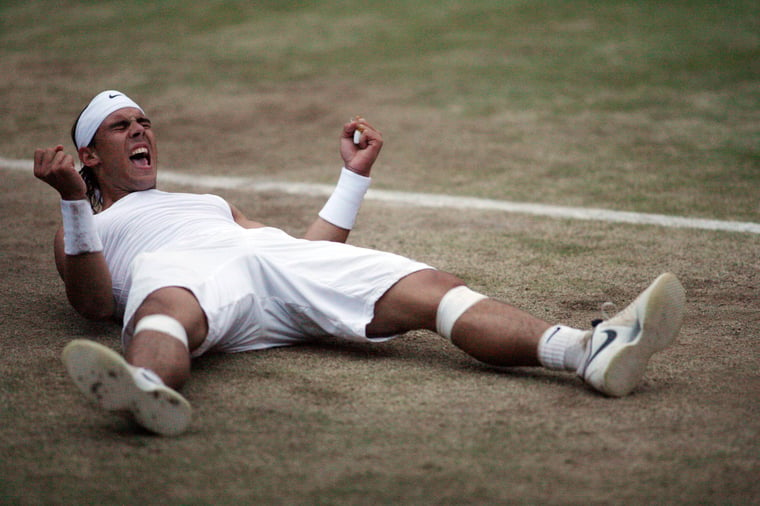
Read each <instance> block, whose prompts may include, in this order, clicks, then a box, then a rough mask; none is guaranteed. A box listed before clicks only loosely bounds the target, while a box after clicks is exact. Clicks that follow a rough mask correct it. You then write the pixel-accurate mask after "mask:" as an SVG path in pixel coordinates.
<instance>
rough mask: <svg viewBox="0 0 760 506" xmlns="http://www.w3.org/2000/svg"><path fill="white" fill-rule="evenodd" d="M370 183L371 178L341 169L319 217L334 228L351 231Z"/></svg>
mask: <svg viewBox="0 0 760 506" xmlns="http://www.w3.org/2000/svg"><path fill="white" fill-rule="evenodd" d="M371 181H372V178H369V177H365V176H360V175H359V174H357V173H355V172H351V171H350V170H348V169H346V168H345V167H343V169H342V170H341V171H340V178H339V179H338V184H337V185H335V190H334V191H333V193H332V195H331V196H330V198H329V199H327V202H326V203H325V206H324V207H323V208H322V210H321V211H320V212H319V217H320V218H322V219H323V220H325V221H327V222H329V223H332V224H333V225H335V226H336V227H340V228H343V229H345V230H351V229H352V228H353V227H354V222H355V221H356V215H357V214H358V213H359V207H361V205H362V201H363V200H364V194H365V193H367V189H369V185H370V182H371Z"/></svg>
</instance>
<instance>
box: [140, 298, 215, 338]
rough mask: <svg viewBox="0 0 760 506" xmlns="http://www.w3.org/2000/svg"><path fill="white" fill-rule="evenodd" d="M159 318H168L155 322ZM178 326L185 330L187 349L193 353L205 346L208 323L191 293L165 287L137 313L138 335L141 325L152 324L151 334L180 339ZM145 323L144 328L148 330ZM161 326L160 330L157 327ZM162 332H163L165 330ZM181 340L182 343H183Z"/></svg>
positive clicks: (144, 303)
mask: <svg viewBox="0 0 760 506" xmlns="http://www.w3.org/2000/svg"><path fill="white" fill-rule="evenodd" d="M156 316H164V317H166V318H163V319H156V318H154V317H156ZM170 320H173V321H175V322H177V324H178V325H180V326H181V328H182V329H183V330H184V333H185V337H186V340H187V345H188V348H189V349H190V350H191V351H192V350H194V349H195V348H197V347H198V346H200V345H201V344H202V343H203V340H204V339H205V338H206V335H207V334H208V322H207V321H206V315H205V313H204V312H203V309H202V308H201V306H200V304H199V303H198V300H197V299H196V298H195V295H193V293H192V292H190V291H189V290H187V289H185V288H180V287H166V288H161V289H159V290H156V291H155V292H153V293H151V294H150V295H148V296H147V297H146V298H145V300H144V301H143V303H142V304H141V305H140V307H139V308H138V309H137V311H136V312H135V316H134V319H133V321H134V323H135V325H136V328H135V331H137V330H138V329H140V323H141V322H146V321H147V322H150V326H149V328H150V329H151V330H159V331H163V332H165V333H167V334H169V335H172V336H174V337H177V338H178V339H180V337H179V335H175V334H180V332H179V330H178V328H177V326H176V325H174V324H172V323H171V322H170ZM145 325H146V324H145V323H143V328H148V327H145ZM156 326H158V327H156ZM162 329H163V330H162ZM180 340H182V339H180Z"/></svg>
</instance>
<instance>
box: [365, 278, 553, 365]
mask: <svg viewBox="0 0 760 506" xmlns="http://www.w3.org/2000/svg"><path fill="white" fill-rule="evenodd" d="M461 285H463V282H462V281H461V280H460V279H459V278H457V277H456V276H454V275H452V274H448V273H445V272H441V271H436V270H423V271H418V272H415V273H413V274H410V275H409V276H406V277H405V278H403V279H401V280H400V281H399V282H398V283H396V284H395V285H394V286H393V287H391V288H390V290H388V291H387V292H386V293H385V295H383V297H381V298H380V300H379V301H378V302H377V304H376V305H375V318H374V319H373V320H372V322H371V323H370V324H369V325H368V326H367V333H368V335H370V336H382V335H392V334H401V333H404V332H407V331H409V330H415V329H427V330H432V331H435V330H436V313H437V310H438V304H439V303H440V301H441V299H442V298H443V296H444V295H445V294H446V293H447V292H448V291H449V290H451V289H452V288H455V287H457V286H461ZM549 327H551V325H550V324H549V323H547V322H545V321H543V320H540V319H538V318H536V317H534V316H532V315H530V314H528V313H526V312H525V311H522V310H520V309H518V308H516V307H513V306H511V305H509V304H506V303H503V302H499V301H496V300H494V299H484V300H482V301H480V302H478V303H476V304H475V305H473V306H472V307H471V308H470V309H468V310H467V311H465V312H464V314H463V315H462V316H461V318H459V319H458V320H457V321H456V324H455V325H454V327H453V332H452V336H451V339H452V342H453V343H454V344H455V345H456V346H458V347H459V348H460V349H462V350H463V351H464V352H466V353H468V354H469V355H471V356H473V357H474V358H476V359H478V360H480V361H482V362H486V363H488V364H492V365H499V366H524V365H539V362H538V342H539V340H540V338H541V336H542V335H543V333H544V332H545V331H546V330H547V329H548V328H549Z"/></svg>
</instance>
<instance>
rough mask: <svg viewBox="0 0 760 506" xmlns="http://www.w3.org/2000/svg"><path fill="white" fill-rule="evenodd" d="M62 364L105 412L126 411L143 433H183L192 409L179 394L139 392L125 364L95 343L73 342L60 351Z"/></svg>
mask: <svg viewBox="0 0 760 506" xmlns="http://www.w3.org/2000/svg"><path fill="white" fill-rule="evenodd" d="M63 363H64V364H65V366H66V369H67V371H68V373H69V376H71V379H72V380H73V381H74V384H76V386H77V388H79V390H80V391H81V392H82V393H83V394H84V396H85V397H86V398H87V399H88V400H90V401H91V402H93V403H95V404H97V405H98V406H100V407H101V408H103V409H105V410H107V411H126V412H128V413H131V415H132V416H133V417H134V419H135V421H136V422H137V423H139V424H140V425H141V426H143V427H145V428H146V429H148V430H150V431H152V432H155V433H157V434H162V435H165V436H175V435H177V434H180V433H182V432H184V431H185V429H187V427H188V425H189V424H190V419H191V414H192V408H191V407H190V404H189V403H188V402H187V400H185V398H184V397H182V396H181V395H180V394H179V393H177V392H175V391H174V390H172V389H171V388H169V387H166V386H163V385H156V386H155V388H151V389H150V390H143V389H142V388H140V387H139V386H138V385H137V384H136V383H135V380H134V378H133V376H132V370H131V367H130V365H129V364H127V362H126V360H124V358H123V357H122V356H121V355H119V354H118V353H116V352H115V351H113V350H111V349H110V348H107V347H105V346H102V345H100V344H98V343H95V342H92V341H87V340H83V339H77V340H74V341H72V342H70V343H69V344H68V345H67V346H66V347H65V348H64V350H63Z"/></svg>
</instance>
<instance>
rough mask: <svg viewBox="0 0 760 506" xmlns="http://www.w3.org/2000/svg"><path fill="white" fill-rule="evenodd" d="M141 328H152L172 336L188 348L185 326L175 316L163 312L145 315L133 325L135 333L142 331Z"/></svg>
mask: <svg viewBox="0 0 760 506" xmlns="http://www.w3.org/2000/svg"><path fill="white" fill-rule="evenodd" d="M143 330H154V331H156V332H161V333H162V334H167V335H169V336H172V337H173V338H175V339H177V340H179V341H180V342H181V343H182V344H184V345H185V348H188V349H189V345H188V343H187V332H185V327H183V326H182V324H181V323H180V322H179V321H177V320H176V319H175V318H172V317H171V316H168V315H165V314H152V315H148V316H145V317H144V318H142V319H141V320H140V321H139V322H137V325H135V334H137V333H138V332H142V331H143Z"/></svg>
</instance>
